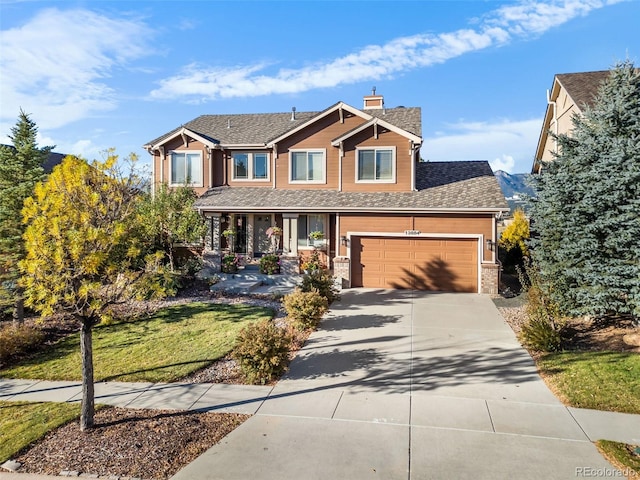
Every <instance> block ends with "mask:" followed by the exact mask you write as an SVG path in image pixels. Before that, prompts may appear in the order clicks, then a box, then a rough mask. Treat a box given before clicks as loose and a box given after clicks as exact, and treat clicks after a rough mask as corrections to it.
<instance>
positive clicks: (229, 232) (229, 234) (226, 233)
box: [222, 228, 236, 252]
mask: <svg viewBox="0 0 640 480" xmlns="http://www.w3.org/2000/svg"><path fill="white" fill-rule="evenodd" d="M222 236H223V237H224V238H226V239H227V245H228V246H229V251H230V252H233V240H234V238H235V237H236V231H235V230H234V229H233V228H227V229H226V230H223V231H222Z"/></svg>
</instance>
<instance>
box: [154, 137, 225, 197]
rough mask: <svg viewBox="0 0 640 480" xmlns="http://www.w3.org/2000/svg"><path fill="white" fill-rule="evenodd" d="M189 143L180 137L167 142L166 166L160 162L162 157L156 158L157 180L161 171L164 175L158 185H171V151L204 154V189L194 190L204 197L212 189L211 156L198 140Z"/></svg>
mask: <svg viewBox="0 0 640 480" xmlns="http://www.w3.org/2000/svg"><path fill="white" fill-rule="evenodd" d="M188 140H189V143H188V144H187V145H184V143H183V141H182V137H178V138H174V139H173V140H171V141H169V142H167V143H166V144H165V145H164V151H165V158H164V162H163V163H164V165H163V166H162V165H161V161H160V156H159V155H156V156H155V157H154V159H155V162H156V163H155V168H156V178H159V177H160V174H161V170H162V173H163V177H162V179H161V180H160V182H156V184H158V183H162V182H164V183H166V184H167V185H169V183H170V178H171V177H170V173H171V172H170V169H171V153H170V152H171V151H174V150H175V151H181V150H189V151H199V152H201V154H202V185H203V186H202V187H195V188H194V189H193V190H194V192H196V194H197V195H202V194H203V193H204V192H206V191H207V190H208V189H209V188H210V187H211V185H210V182H209V180H210V173H209V172H210V168H211V166H210V162H209V154H208V153H207V149H206V147H205V145H204V144H203V143H202V142H199V141H197V140H193V139H188ZM214 173H215V167H214ZM215 183H216V182H215V179H214V184H215Z"/></svg>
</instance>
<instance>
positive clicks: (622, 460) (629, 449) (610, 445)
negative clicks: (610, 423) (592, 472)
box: [596, 440, 640, 478]
mask: <svg viewBox="0 0 640 480" xmlns="http://www.w3.org/2000/svg"><path fill="white" fill-rule="evenodd" d="M596 445H597V446H598V449H599V450H600V452H602V454H603V455H604V456H605V457H606V458H607V459H608V460H609V461H610V462H611V463H612V464H613V465H615V466H616V467H618V469H620V470H621V471H622V472H623V473H625V474H626V475H627V476H628V477H629V478H632V477H631V475H629V470H631V471H633V472H635V473H636V474H638V475H640V447H639V446H637V445H627V444H626V443H619V442H612V441H610V440H598V441H597V442H596ZM636 452H638V453H636Z"/></svg>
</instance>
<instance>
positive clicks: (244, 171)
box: [233, 152, 269, 180]
mask: <svg viewBox="0 0 640 480" xmlns="http://www.w3.org/2000/svg"><path fill="white" fill-rule="evenodd" d="M233 179H234V180H269V155H268V154H267V153H258V152H253V153H251V152H248V153H243V152H240V153H234V154H233Z"/></svg>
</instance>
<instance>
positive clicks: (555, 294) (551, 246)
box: [531, 61, 640, 319]
mask: <svg viewBox="0 0 640 480" xmlns="http://www.w3.org/2000/svg"><path fill="white" fill-rule="evenodd" d="M573 125H574V128H573V132H572V133H571V134H570V135H559V136H557V137H556V138H557V142H558V150H559V153H558V154H557V156H556V158H555V159H554V160H553V161H552V162H550V163H549V164H548V165H546V166H545V168H544V169H543V172H542V174H541V175H539V176H537V178H536V179H535V187H536V190H537V198H536V199H534V200H533V201H532V210H531V215H532V220H533V223H532V225H533V229H534V232H535V233H536V238H535V240H534V241H533V242H532V245H533V252H532V254H533V256H534V259H535V261H536V263H537V265H538V266H539V267H540V273H541V278H542V280H543V281H544V282H545V283H546V284H547V285H548V287H549V288H548V292H549V294H550V295H551V296H552V300H553V301H554V302H555V303H557V305H558V306H559V307H560V309H561V310H562V312H563V313H565V314H570V315H595V316H619V315H633V316H635V318H636V319H637V318H640V73H639V71H638V69H636V68H635V67H634V65H633V64H632V63H631V62H628V61H627V62H624V63H621V64H619V65H617V66H616V67H615V68H614V69H613V70H612V71H611V72H610V75H609V77H608V79H607V80H606V81H605V82H604V83H603V85H602V86H601V88H600V89H599V92H598V95H597V99H596V102H595V104H594V105H593V107H591V108H586V109H585V111H584V113H583V115H582V116H575V117H574V119H573Z"/></svg>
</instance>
